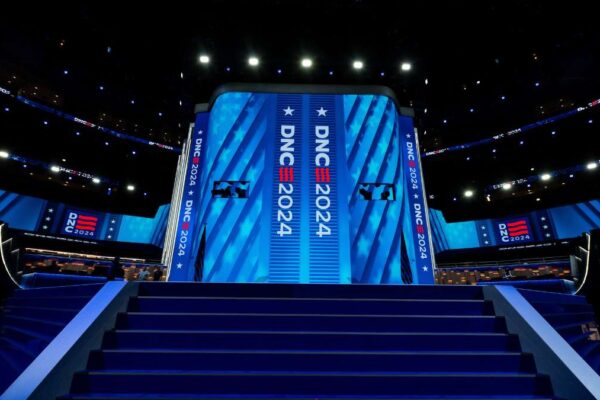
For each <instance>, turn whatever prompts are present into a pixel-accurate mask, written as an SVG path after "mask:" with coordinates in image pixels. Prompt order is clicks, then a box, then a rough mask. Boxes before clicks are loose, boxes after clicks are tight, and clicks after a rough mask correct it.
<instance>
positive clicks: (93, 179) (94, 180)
mask: <svg viewBox="0 0 600 400" xmlns="http://www.w3.org/2000/svg"><path fill="white" fill-rule="evenodd" d="M92 182H94V183H95V184H96V185H97V184H99V183H100V178H92Z"/></svg>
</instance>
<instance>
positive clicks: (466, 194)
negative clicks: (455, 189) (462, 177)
mask: <svg viewBox="0 0 600 400" xmlns="http://www.w3.org/2000/svg"><path fill="white" fill-rule="evenodd" d="M474 194H475V192H473V191H472V190H465V193H464V196H465V197H467V198H469V197H473V195H474Z"/></svg>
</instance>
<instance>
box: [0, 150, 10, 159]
mask: <svg viewBox="0 0 600 400" xmlns="http://www.w3.org/2000/svg"><path fill="white" fill-rule="evenodd" d="M0 157H1V158H8V157H10V154H8V151H4V150H2V151H0Z"/></svg>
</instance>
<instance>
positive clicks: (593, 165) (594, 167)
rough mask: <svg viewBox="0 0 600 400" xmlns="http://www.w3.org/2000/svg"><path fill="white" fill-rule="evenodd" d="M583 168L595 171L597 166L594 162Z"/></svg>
mask: <svg viewBox="0 0 600 400" xmlns="http://www.w3.org/2000/svg"><path fill="white" fill-rule="evenodd" d="M585 167H586V168H587V169H596V168H598V164H597V163H596V162H594V161H592V162H591V163H588V164H587V165H586V166H585Z"/></svg>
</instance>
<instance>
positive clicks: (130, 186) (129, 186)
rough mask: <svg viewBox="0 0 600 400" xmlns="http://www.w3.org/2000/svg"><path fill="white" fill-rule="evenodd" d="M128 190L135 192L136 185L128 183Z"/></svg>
mask: <svg viewBox="0 0 600 400" xmlns="http://www.w3.org/2000/svg"><path fill="white" fill-rule="evenodd" d="M127 190H129V191H130V192H133V191H134V190H135V186H133V185H127Z"/></svg>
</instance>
